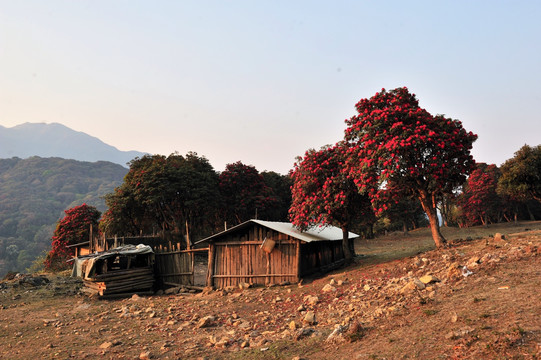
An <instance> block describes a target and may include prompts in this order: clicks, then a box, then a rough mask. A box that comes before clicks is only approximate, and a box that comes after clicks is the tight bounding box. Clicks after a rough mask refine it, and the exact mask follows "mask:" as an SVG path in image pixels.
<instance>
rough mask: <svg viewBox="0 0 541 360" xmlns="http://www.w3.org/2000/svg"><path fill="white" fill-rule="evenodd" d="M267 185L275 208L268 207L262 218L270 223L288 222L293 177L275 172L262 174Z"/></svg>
mask: <svg viewBox="0 0 541 360" xmlns="http://www.w3.org/2000/svg"><path fill="white" fill-rule="evenodd" d="M261 176H262V177H263V181H264V182H265V185H266V186H267V187H268V188H270V190H271V197H272V198H274V199H275V200H276V201H275V204H274V206H267V207H266V208H265V210H264V211H262V214H261V218H262V219H263V218H264V219H266V220H270V221H288V214H289V207H290V206H291V185H292V184H293V182H292V180H291V176H289V175H281V174H278V173H276V172H274V171H263V172H262V173H261Z"/></svg>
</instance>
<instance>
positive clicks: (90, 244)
mask: <svg viewBox="0 0 541 360" xmlns="http://www.w3.org/2000/svg"><path fill="white" fill-rule="evenodd" d="M88 237H89V238H88V251H89V252H90V253H91V254H92V224H90V234H89V235H88Z"/></svg>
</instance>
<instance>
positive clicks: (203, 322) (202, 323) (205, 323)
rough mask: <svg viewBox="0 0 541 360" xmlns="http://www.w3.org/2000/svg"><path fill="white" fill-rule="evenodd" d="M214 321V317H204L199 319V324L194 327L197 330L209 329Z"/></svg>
mask: <svg viewBox="0 0 541 360" xmlns="http://www.w3.org/2000/svg"><path fill="white" fill-rule="evenodd" d="M214 320H216V318H215V317H214V316H211V315H209V316H205V317H204V318H201V319H200V320H199V322H198V323H197V325H196V326H195V327H196V328H198V329H201V328H206V327H209V326H211V325H212V324H213V322H214Z"/></svg>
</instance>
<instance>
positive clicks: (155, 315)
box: [0, 222, 541, 359]
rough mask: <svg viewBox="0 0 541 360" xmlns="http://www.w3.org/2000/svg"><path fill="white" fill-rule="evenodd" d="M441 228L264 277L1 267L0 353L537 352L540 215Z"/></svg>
mask: <svg viewBox="0 0 541 360" xmlns="http://www.w3.org/2000/svg"><path fill="white" fill-rule="evenodd" d="M443 232H444V235H445V236H446V237H447V238H448V239H449V240H450V246H449V247H448V248H446V249H443V250H434V246H433V243H432V240H431V239H430V237H429V233H428V231H427V230H426V229H422V230H419V231H414V232H410V233H409V234H406V235H404V234H391V235H388V236H385V237H382V238H378V239H376V240H371V241H365V240H363V241H359V242H358V243H357V244H356V252H357V254H359V256H358V257H357V258H356V261H355V262H354V263H353V264H351V265H350V266H349V267H347V268H344V269H340V270H338V271H335V272H333V273H330V274H326V275H324V276H320V277H316V278H313V279H307V280H305V281H304V282H303V283H302V284H291V285H284V286H275V287H255V288H249V289H245V290H241V289H227V290H219V291H207V292H203V293H199V294H188V293H185V294H176V295H162V296H149V297H137V296H134V297H132V298H126V299H118V300H97V299H93V298H89V297H87V296H85V295H83V294H81V293H80V292H79V291H78V288H79V287H80V286H81V284H80V281H78V280H76V279H72V278H68V277H65V276H56V275H55V276H53V275H45V276H44V277H38V276H36V275H34V276H29V277H27V278H24V277H19V278H18V279H13V280H5V281H2V282H0V359H31V358H39V359H98V358H100V359H101V358H105V359H539V358H541V318H540V315H541V301H540V299H541V223H540V222H530V223H521V224H517V225H511V224H503V225H498V226H491V227H489V228H482V227H480V228H471V229H443ZM497 233H501V234H504V235H505V236H504V237H505V238H504V239H499V236H498V235H497ZM495 235H496V236H495ZM41 279H45V280H41Z"/></svg>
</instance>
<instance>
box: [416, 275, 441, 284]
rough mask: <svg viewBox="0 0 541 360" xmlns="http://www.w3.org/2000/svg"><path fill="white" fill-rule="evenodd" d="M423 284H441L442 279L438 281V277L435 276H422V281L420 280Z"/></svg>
mask: <svg viewBox="0 0 541 360" xmlns="http://www.w3.org/2000/svg"><path fill="white" fill-rule="evenodd" d="M419 280H420V281H421V282H422V283H423V284H431V283H435V282H439V281H440V279H438V278H437V277H435V276H433V275H425V276H422V277H421V278H420V279H419Z"/></svg>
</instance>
